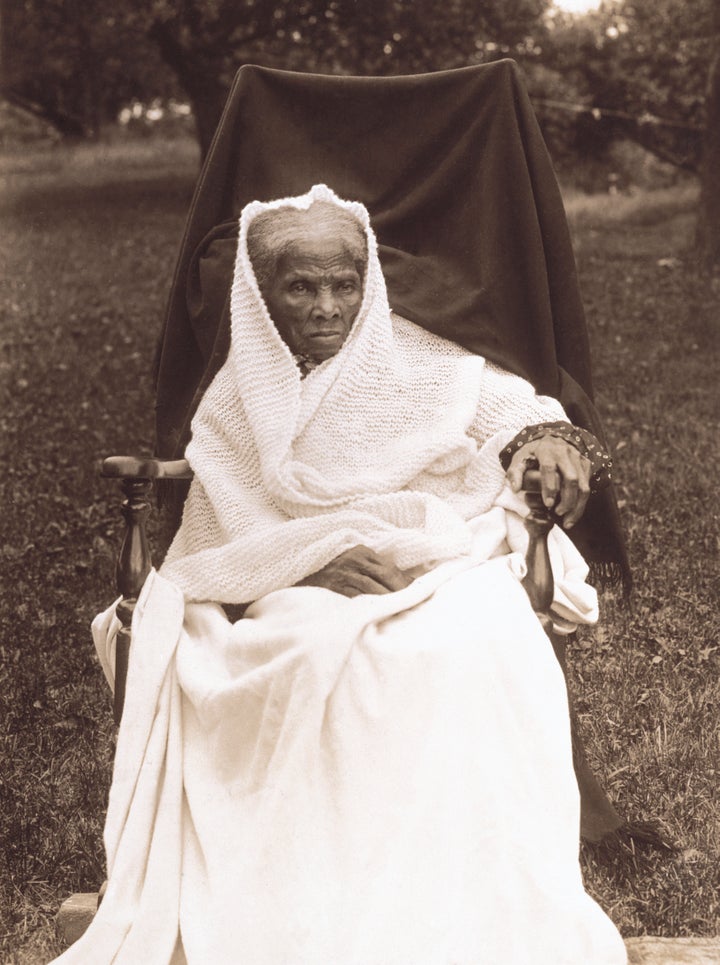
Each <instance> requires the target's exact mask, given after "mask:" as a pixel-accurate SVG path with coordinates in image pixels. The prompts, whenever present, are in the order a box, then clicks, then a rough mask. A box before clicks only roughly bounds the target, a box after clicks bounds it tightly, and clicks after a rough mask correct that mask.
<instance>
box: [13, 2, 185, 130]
mask: <svg viewBox="0 0 720 965" xmlns="http://www.w3.org/2000/svg"><path fill="white" fill-rule="evenodd" d="M0 38H1V43H2V48H1V49H0V64H1V66H2V72H1V74H0V84H1V87H0V93H2V94H3V95H4V96H5V97H7V98H8V99H10V100H11V101H14V102H16V103H19V104H21V105H22V106H24V107H27V108H29V109H31V110H33V111H35V112H36V113H38V114H41V115H42V116H43V117H44V118H46V119H47V120H49V121H51V122H52V123H53V124H54V125H55V126H56V127H57V128H58V130H60V131H61V132H62V133H63V134H69V135H79V136H92V135H93V134H95V133H97V131H98V129H99V127H100V125H101V123H103V122H104V121H107V120H109V119H111V118H113V119H114V117H115V116H116V115H117V112H118V109H119V108H120V107H121V106H122V105H123V104H125V103H127V102H128V101H129V100H132V99H133V98H139V99H145V98H148V99H149V98H151V97H153V96H160V97H162V96H166V97H169V96H172V95H177V94H178V93H179V87H178V85H177V82H176V80H175V78H174V76H173V75H172V73H171V72H170V71H169V70H168V69H167V67H166V66H165V65H164V64H163V63H162V61H161V59H160V58H159V57H158V55H157V52H156V50H155V49H154V47H153V45H152V43H151V42H150V41H149V40H148V38H147V37H146V36H144V34H143V32H142V31H138V30H137V29H135V24H134V23H133V21H132V19H131V18H130V17H128V16H127V15H126V13H125V10H124V7H122V5H120V7H119V10H118V11H116V10H113V9H112V7H111V6H110V5H108V4H106V3H105V2H104V0H0Z"/></svg>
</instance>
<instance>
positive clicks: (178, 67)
mask: <svg viewBox="0 0 720 965" xmlns="http://www.w3.org/2000/svg"><path fill="white" fill-rule="evenodd" d="M548 2H549V0H509V2H508V0H481V2H477V0H392V2H386V3H383V4H370V3H364V2H362V0H301V2H299V3H298V2H293V0H274V2H268V0H213V2H209V0H186V2H185V3H183V4H182V5H179V6H178V5H175V4H171V3H169V2H166V3H165V4H164V5H163V9H160V4H157V3H156V4H155V6H154V13H153V19H152V22H151V23H148V24H147V32H148V34H149V36H151V37H152V38H153V40H154V41H155V42H156V43H157V45H158V48H159V50H160V51H161V54H162V56H163V58H164V60H165V62H166V63H167V64H168V65H169V66H170V67H171V68H172V69H173V71H175V73H176V74H177V76H178V79H179V81H180V84H181V85H182V87H183V89H184V90H185V91H186V93H187V95H188V97H189V98H190V100H191V102H192V104H193V108H194V111H195V116H196V119H197V123H198V133H199V138H200V143H201V148H203V150H204V149H206V148H207V146H208V145H209V142H210V138H211V137H212V133H213V131H214V129H215V126H216V124H217V120H218V118H219V115H220V111H221V109H222V104H223V102H224V100H225V96H226V94H227V91H228V89H229V86H230V83H231V81H232V78H233V76H234V74H235V72H236V71H237V69H238V68H239V67H240V66H241V65H242V64H244V63H248V62H254V63H259V64H264V65H265V66H272V67H282V68H287V69H291V70H308V71H314V72H317V73H338V74H352V73H368V74H391V73H415V72H418V71H424V70H437V69H441V68H449V67H456V66H460V65H465V64H468V63H473V62H478V61H481V60H483V59H494V58H497V57H499V56H503V54H507V53H509V52H515V53H518V52H521V51H522V46H523V44H524V43H525V42H526V40H527V37H528V35H529V34H530V33H531V32H532V30H533V29H534V28H536V27H537V25H538V23H539V21H540V18H541V17H542V14H543V13H544V11H545V9H546V8H547V6H548Z"/></svg>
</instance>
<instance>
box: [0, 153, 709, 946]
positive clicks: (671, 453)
mask: <svg viewBox="0 0 720 965" xmlns="http://www.w3.org/2000/svg"><path fill="white" fill-rule="evenodd" d="M1 163H2V164H3V165H4V170H3V169H0V173H1V174H3V175H4V178H5V183H6V186H7V190H6V192H5V200H4V201H3V205H4V210H3V211H2V217H3V233H2V239H1V241H0V243H1V244H2V257H3V259H4V261H5V264H6V265H7V266H8V267H7V270H6V271H5V272H4V273H3V275H2V278H0V320H1V321H0V325H1V326H2V327H1V328H0V342H1V352H2V354H1V355H0V364H1V365H2V367H3V379H2V380H0V402H1V403H2V406H1V409H0V430H1V435H0V438H2V439H3V451H2V456H3V473H2V476H0V494H1V495H0V498H1V499H2V503H3V506H5V507H6V511H5V516H4V518H3V535H2V538H1V539H0V569H1V571H2V572H1V573H0V597H1V598H2V602H3V606H2V607H0V634H1V637H0V703H1V704H2V706H1V708H0V713H1V714H2V719H3V723H4V726H3V728H2V732H0V775H1V781H2V783H1V785H0V795H1V806H0V854H2V855H4V861H5V865H4V867H3V868H2V871H1V872H0V919H1V920H2V925H1V926H0V960H2V961H4V962H5V961H7V962H9V963H15V962H17V963H20V962H24V963H27V965H30V963H35V965H37V963H40V962H45V961H47V960H48V957H49V954H48V950H49V949H50V950H51V953H52V948H53V925H52V915H53V914H54V912H55V910H56V909H57V907H58V905H59V904H60V902H61V901H62V900H63V899H64V898H65V897H67V895H68V894H70V893H71V892H73V891H90V890H95V889H96V888H97V887H98V885H99V884H100V882H101V881H102V878H103V866H102V865H103V861H102V840H101V829H102V823H103V816H104V801H105V796H106V793H107V788H108V784H109V779H110V759H111V753H112V745H113V728H112V724H111V711H110V702H109V698H108V694H107V688H106V687H105V684H104V681H103V679H102V674H101V671H100V669H99V667H98V665H97V662H96V661H95V659H94V657H93V655H92V645H91V642H90V635H89V630H88V623H89V621H90V619H91V618H92V616H93V615H94V613H95V612H97V611H98V610H99V609H101V608H103V607H105V606H107V605H108V603H109V602H110V600H111V598H112V583H113V576H112V570H113V558H114V553H115V551H116V548H117V543H118V538H119V532H120V524H119V520H118V503H119V498H118V493H117V492H116V488H115V486H113V485H111V484H108V483H106V482H103V481H102V480H100V479H99V478H98V475H97V466H98V461H99V460H100V458H101V457H103V456H105V455H108V454H110V453H112V452H123V451H130V452H132V451H137V452H144V451H147V450H148V448H149V446H150V440H151V434H152V432H151V420H152V400H151V392H150V385H149V375H148V372H149V368H150V364H151V357H152V352H153V345H152V338H153V336H152V333H153V332H155V331H157V330H158V328H159V325H160V319H161V316H162V309H163V302H164V299H165V295H166V292H167V290H168V288H169V284H170V279H171V274H172V270H173V262H174V257H175V252H176V250H177V244H178V240H179V238H180V235H181V232H182V225H183V220H184V213H185V210H186V207H187V204H188V202H189V195H190V190H191V186H192V181H193V178H194V172H195V169H196V164H197V153H196V151H195V150H193V146H192V145H190V147H189V148H188V146H187V145H186V144H184V143H180V142H173V143H170V144H167V143H157V144H154V143H152V142H147V141H143V142H142V143H141V144H136V145H128V144H125V143H123V144H120V145H118V146H115V147H114V148H113V149H112V150H110V149H107V148H106V147H104V146H102V145H98V146H95V147H89V146H86V145H80V146H77V147H75V148H74V149H72V150H70V149H68V148H63V149H56V150H54V151H45V152H40V153H37V154H35V155H33V154H32V152H30V151H28V152H26V153H25V154H24V155H23V156H22V157H19V156H17V157H15V158H14V159H11V160H10V161H8V160H7V159H6V160H4V161H2V162H1ZM694 205H695V194H694V192H693V191H692V190H685V191H683V192H681V191H680V190H679V189H674V190H673V191H668V192H665V193H663V194H661V195H659V196H648V195H645V196H639V197H635V198H627V197H623V196H622V195H618V196H615V197H608V196H607V195H606V196H604V197H602V198H598V199H589V198H586V197H577V198H574V199H571V200H570V202H569V210H570V213H571V217H572V230H573V236H574V239H575V243H576V247H577V257H578V264H579V270H580V278H581V283H582V287H583V292H584V296H585V301H586V306H587V311H588V320H589V325H590V332H591V338H592V343H593V352H594V359H595V373H596V379H595V382H596V386H597V393H598V400H599V405H600V408H601V410H602V413H603V416H604V419H605V422H606V427H607V429H608V433H609V436H610V440H611V442H612V444H613V446H614V449H615V462H616V476H617V478H618V479H619V486H620V489H619V495H620V498H621V502H622V504H623V506H622V508H623V512H624V515H625V519H626V521H627V524H628V527H629V532H630V551H631V557H632V563H633V565H634V570H635V578H636V584H637V588H636V592H635V599H634V601H633V603H632V606H631V607H630V608H627V607H625V606H623V605H622V604H621V602H620V601H619V600H616V599H615V598H614V597H609V598H608V597H606V598H605V618H604V621H603V623H602V626H601V627H600V628H598V630H597V631H596V632H595V633H594V634H592V635H591V634H585V635H584V636H583V637H582V638H581V640H580V643H579V645H578V647H577V648H576V649H575V651H574V653H573V655H572V686H573V688H574V690H575V692H576V695H577V700H578V706H579V711H580V715H581V718H582V724H583V726H584V729H585V732H586V736H587V739H588V744H589V752H590V756H591V759H592V761H593V763H594V766H595V768H596V770H597V772H598V773H599V774H600V775H602V778H603V781H604V782H605V784H606V786H608V788H609V789H610V792H611V794H612V796H613V798H614V799H615V800H616V802H617V803H618V806H619V807H620V808H621V810H622V811H623V812H624V813H625V814H626V815H628V816H630V817H632V818H638V819H643V818H645V819H647V818H654V819H658V820H660V821H661V822H662V824H663V825H664V826H665V828H666V829H667V831H668V832H669V833H670V834H671V836H672V837H674V838H675V839H676V840H677V841H678V842H679V845H680V851H679V853H678V855H677V856H675V857H673V858H667V857H664V856H661V855H657V854H655V855H649V856H643V855H642V854H641V853H639V852H638V853H636V854H634V855H633V854H629V855H627V856H626V857H625V860H624V861H623V862H618V863H617V864H616V865H612V866H610V867H608V866H606V865H601V864H600V863H599V862H598V861H597V860H596V859H595V858H594V857H593V856H592V855H587V856H586V857H585V859H584V871H585V876H586V881H587V882H588V885H589V887H590V888H591V890H592V891H593V892H594V893H595V894H596V895H597V896H598V898H599V899H600V901H601V903H602V904H603V906H604V907H605V908H607V909H608V910H609V912H610V913H611V915H612V916H613V917H614V919H615V920H616V921H617V922H618V924H619V925H620V927H621V929H622V931H623V933H624V934H626V935H631V934H639V933H643V932H649V933H654V934H661V935H672V934H693V933H694V934H699V935H712V934H717V932H718V931H719V930H720V905H719V903H718V896H719V895H720V881H719V880H718V873H719V869H720V840H718V827H717V811H716V808H717V801H716V787H717V761H718V747H717V743H716V741H717V719H716V718H717V706H718V703H719V702H720V684H719V683H718V680H719V677H718V661H719V659H720V658H719V655H720V650H719V649H718V634H717V631H718V626H717V614H718V606H717V587H716V586H715V585H714V574H715V573H716V571H717V552H718V525H717V524H718V514H717V500H716V497H715V493H714V489H713V483H714V477H713V474H712V473H710V472H708V471H707V454H709V453H712V452H714V446H715V438H714V425H715V415H716V413H715V412H714V411H713V405H712V400H713V399H716V398H717V389H716V376H715V371H714V368H715V367H714V366H713V365H712V364H708V359H709V356H710V354H711V353H712V352H713V351H715V352H716V351H717V342H716V339H717V330H716V325H715V324H714V320H715V319H714V312H715V310H716V293H713V291H712V290H711V289H708V288H705V287H703V284H701V283H700V281H699V280H698V278H697V275H696V272H695V265H694V262H693V257H692V256H691V254H690V253H689V248H688V246H689V243H690V240H691V237H692V231H693V220H694V219H693V210H694ZM713 340H715V341H713Z"/></svg>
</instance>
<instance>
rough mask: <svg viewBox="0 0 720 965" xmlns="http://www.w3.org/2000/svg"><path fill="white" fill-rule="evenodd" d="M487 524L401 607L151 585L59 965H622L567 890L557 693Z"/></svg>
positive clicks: (571, 568)
mask: <svg viewBox="0 0 720 965" xmlns="http://www.w3.org/2000/svg"><path fill="white" fill-rule="evenodd" d="M508 518H509V514H506V512H505V510H503V509H502V508H500V507H496V508H495V509H493V510H491V511H490V512H489V513H487V514H485V515H484V516H483V517H482V518H481V519H479V520H476V521H475V522H474V524H473V528H474V534H475V543H474V547H475V553H474V554H473V555H472V556H470V557H464V558H463V559H460V560H456V561H451V562H448V563H445V564H442V565H441V566H439V567H438V568H436V569H435V570H433V571H431V572H429V573H427V574H425V575H424V576H421V577H420V578H419V579H417V580H416V581H415V582H414V583H413V584H411V585H410V586H409V587H408V588H407V589H405V590H402V591H401V592H398V593H393V594H388V595H384V596H361V597H357V598H355V599H346V598H344V597H342V596H339V595H338V594H335V593H332V592H330V591H328V590H324V589H320V588H312V587H303V588H290V589H287V590H279V591H276V592H273V593H271V594H269V595H268V596H266V597H264V598H263V599H261V600H259V601H258V602H256V603H255V604H253V605H252V606H251V607H250V608H249V610H248V611H247V613H246V616H245V618H244V619H243V620H241V621H238V622H237V623H236V624H234V625H232V624H230V623H229V622H228V621H227V619H226V617H225V615H224V612H223V611H222V610H221V608H220V607H218V606H216V605H214V604H188V605H185V604H184V601H183V598H182V595H181V594H180V592H179V591H178V589H177V588H176V587H175V586H174V585H173V584H172V583H170V582H169V581H167V580H165V579H163V578H162V577H161V576H159V575H158V574H156V573H154V572H153V573H152V574H151V576H150V577H149V579H148V581H147V583H146V586H145V588H144V590H143V593H142V596H141V599H140V600H139V603H138V606H137V609H136V613H135V620H134V627H133V632H134V642H133V649H132V655H131V662H130V672H129V678H128V697H127V704H126V707H125V713H124V716H123V722H122V726H121V729H120V734H119V739H118V748H117V758H116V765H115V774H114V780H113V787H112V792H111V799H110V805H109V811H108V819H107V827H106V846H107V851H108V872H109V885H108V890H107V894H106V896H105V899H104V901H103V903H102V905H101V907H100V910H99V912H98V914H97V916H96V919H95V921H94V922H93V924H92V926H91V928H90V930H89V932H88V933H87V934H86V935H85V936H84V937H83V938H82V939H81V940H80V941H79V942H78V943H77V944H76V945H75V946H73V947H72V948H71V949H70V950H69V951H68V952H67V953H66V954H65V955H64V956H62V957H61V959H60V960H59V961H60V962H62V965H79V963H83V965H85V963H90V962H92V963H93V965H109V963H111V962H112V963H116V965H120V963H127V965H144V963H147V965H165V963H171V962H172V963H173V965H175V963H182V962H184V961H187V962H189V963H191V965H206V963H213V965H224V963H227V965H451V963H453V965H489V963H492V965H501V963H502V965H529V963H532V965H579V963H582V965H621V963H624V962H625V960H626V959H625V951H624V945H623V943H622V941H621V939H620V937H619V935H618V933H617V931H616V930H615V928H614V926H613V925H612V923H611V922H610V920H609V919H608V918H607V917H606V916H605V915H604V913H603V912H602V911H601V910H600V908H599V907H598V906H597V905H596V904H595V903H594V902H593V901H592V900H591V899H590V898H589V897H588V896H587V895H586V893H585V891H584V889H583V886H582V882H581V878H580V871H579V865H578V857H577V852H578V826H579V802H578V793H577V787H576V783H575V779H574V774H573V770H572V763H571V749H570V732H569V721H568V713H567V699H566V693H565V686H564V680H563V676H562V673H561V671H560V668H559V666H558V664H557V661H556V659H555V657H554V654H553V653H552V648H551V646H550V644H549V641H548V640H547V637H546V636H545V635H544V633H543V632H542V631H541V629H540V627H539V624H538V622H537V619H536V618H535V616H534V614H533V613H532V611H531V609H530V607H529V604H528V601H527V597H526V595H525V593H524V591H523V590H522V588H521V586H520V585H519V577H520V576H521V575H522V572H523V567H522V559H521V556H519V555H518V554H514V553H507V548H508V547H507V540H508V536H509V533H508V529H507V526H506V521H507V519H508ZM559 541H560V544H561V545H560V548H559V549H558V547H557V546H556V547H555V551H554V558H555V561H556V564H557V563H558V560H559V561H560V564H559V565H560V566H562V567H564V569H563V570H562V571H561V572H557V576H558V578H559V579H558V582H559V583H560V584H564V585H565V587H566V591H565V592H564V597H565V599H566V600H567V599H568V596H573V595H574V596H575V598H576V599H578V600H581V599H582V596H583V591H582V590H580V589H578V590H577V592H574V591H573V590H572V589H571V588H570V587H569V584H570V583H572V582H575V583H577V584H578V587H579V586H580V582H579V581H578V579H577V577H580V579H581V578H582V576H583V575H584V569H583V564H582V561H581V560H580V561H579V558H578V557H577V556H576V555H573V554H574V551H573V550H572V548H571V544H570V543H569V541H567V540H565V538H564V537H562V534H559ZM503 550H504V552H503ZM498 552H503V555H500V556H495V558H493V559H490V560H489V561H488V562H482V560H483V559H485V558H487V557H488V556H493V555H494V554H496V553H498ZM563 560H564V562H563ZM586 602H590V603H592V597H590V598H586ZM581 605H582V604H581ZM578 615H579V614H578ZM589 615H590V616H591V617H592V614H589ZM113 620H114V617H113V611H112V608H111V609H110V610H108V611H107V612H106V613H105V614H104V615H102V616H101V617H100V618H98V620H97V621H96V624H95V626H94V631H95V636H96V641H97V643H98V645H99V648H100V649H101V651H103V653H104V650H105V646H106V638H107V635H108V633H109V632H111V630H112V624H113Z"/></svg>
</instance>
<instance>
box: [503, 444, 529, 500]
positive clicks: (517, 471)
mask: <svg viewBox="0 0 720 965" xmlns="http://www.w3.org/2000/svg"><path fill="white" fill-rule="evenodd" d="M531 465H532V466H536V465H537V456H536V455H535V453H534V452H531V451H528V450H527V449H526V448H525V447H524V446H523V448H522V449H518V451H517V452H516V453H515V455H514V456H513V457H512V459H511V460H510V465H509V466H508V470H507V473H506V474H505V477H506V479H507V481H508V483H509V484H510V488H511V489H512V491H513V492H514V493H519V492H520V490H521V489H522V486H523V478H524V476H525V470H526V469H527V468H528V466H531Z"/></svg>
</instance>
